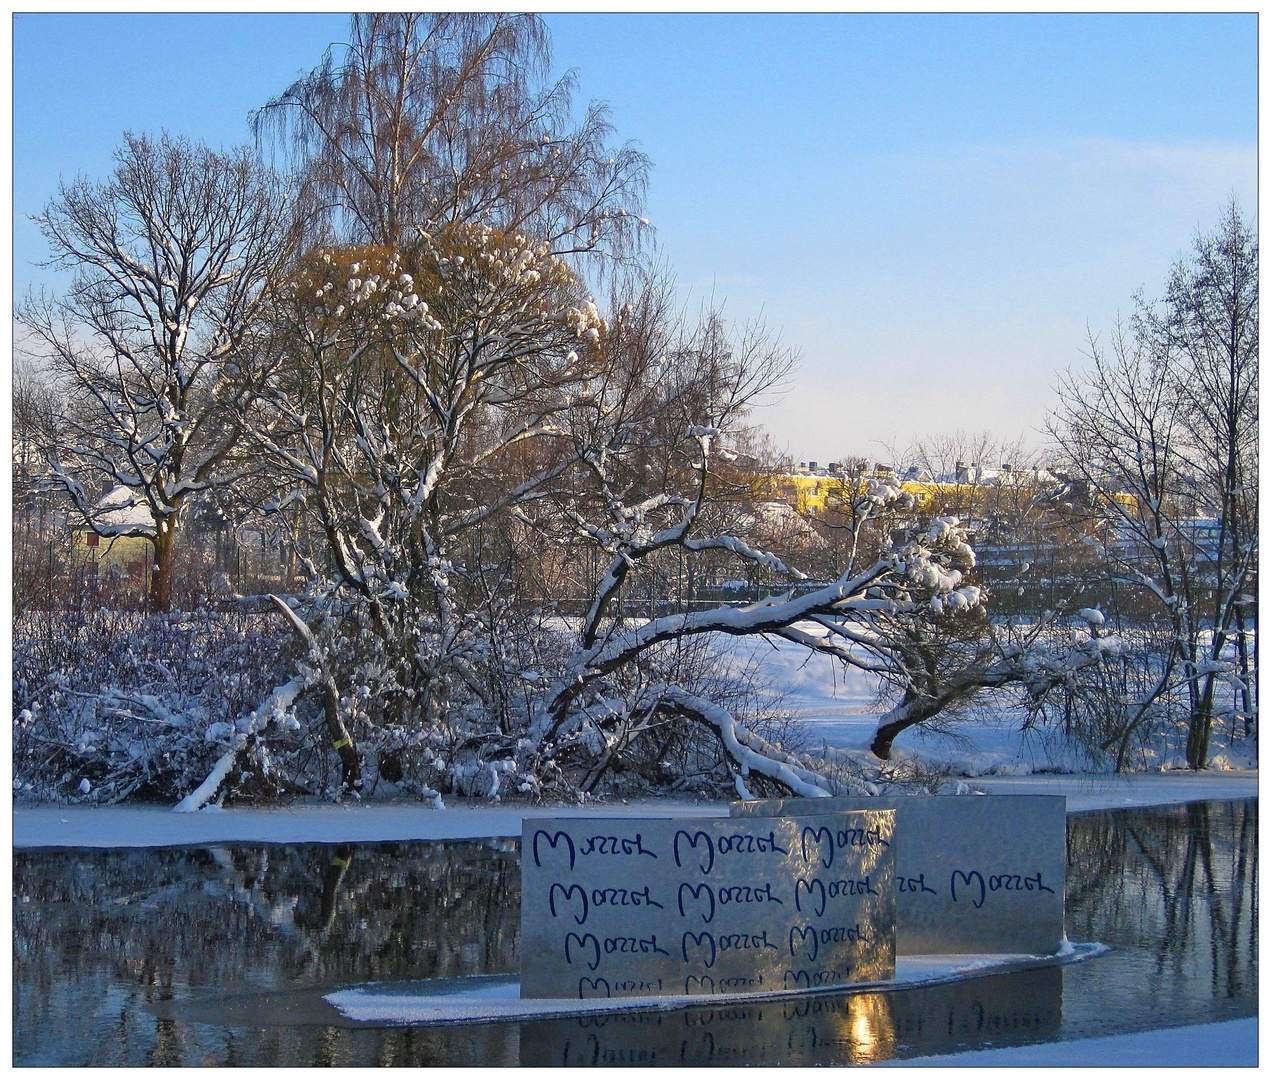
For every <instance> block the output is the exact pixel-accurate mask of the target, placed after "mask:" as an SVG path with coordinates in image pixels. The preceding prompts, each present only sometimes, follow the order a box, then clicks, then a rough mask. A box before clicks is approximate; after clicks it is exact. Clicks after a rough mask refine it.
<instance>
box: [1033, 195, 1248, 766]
mask: <svg viewBox="0 0 1271 1080" xmlns="http://www.w3.org/2000/svg"><path fill="white" fill-rule="evenodd" d="M1257 265H1258V254H1257V241H1256V238H1255V236H1254V234H1253V232H1252V230H1251V229H1250V228H1249V227H1248V226H1247V225H1245V224H1244V222H1243V221H1242V220H1241V218H1240V215H1239V211H1238V210H1237V208H1236V207H1235V206H1234V205H1232V206H1231V207H1229V208H1228V210H1227V212H1226V214H1225V215H1224V218H1223V221H1222V223H1221V224H1220V226H1219V229H1218V230H1217V232H1216V233H1214V234H1212V235H1201V236H1199V237H1198V238H1197V241H1196V245H1195V249H1194V251H1193V253H1192V255H1191V256H1189V257H1187V258H1184V259H1182V260H1180V262H1179V263H1178V264H1177V265H1176V266H1175V267H1174V269H1173V271H1172V273H1171V276H1170V281H1169V286H1168V289H1167V291H1166V295H1165V298H1164V300H1163V301H1162V302H1161V303H1160V304H1159V305H1156V306H1152V305H1149V304H1147V303H1146V302H1144V301H1143V300H1142V299H1141V298H1140V299H1139V300H1138V302H1137V310H1136V312H1135V315H1134V318H1133V319H1132V321H1131V323H1130V325H1129V326H1128V327H1127V328H1119V329H1118V331H1117V333H1116V335H1115V336H1114V338H1113V340H1112V345H1111V350H1110V351H1105V350H1103V349H1101V348H1100V347H1099V346H1098V345H1097V343H1094V344H1092V355H1093V360H1094V366H1093V368H1092V370H1091V371H1090V372H1088V373H1086V374H1083V375H1069V376H1068V377H1067V378H1066V379H1065V380H1064V382H1063V384H1062V385H1061V387H1060V396H1061V406H1060V409H1059V412H1058V414H1057V415H1056V417H1055V418H1054V420H1053V421H1052V423H1051V431H1052V434H1053V435H1054V437H1055V440H1056V443H1057V444H1058V446H1059V448H1060V450H1061V452H1062V454H1063V456H1064V458H1065V461H1066V467H1067V468H1068V469H1069V471H1070V473H1071V474H1072V476H1073V477H1075V478H1077V479H1079V481H1080V482H1081V484H1082V485H1083V486H1084V488H1085V489H1086V491H1087V493H1088V498H1087V503H1088V505H1089V512H1090V516H1091V518H1092V524H1091V526H1090V528H1089V529H1088V530H1087V533H1088V537H1089V540H1090V542H1091V543H1092V544H1093V545H1095V546H1096V547H1097V549H1098V551H1099V553H1100V554H1101V556H1102V557H1103V558H1104V559H1106V561H1107V562H1108V563H1109V565H1111V566H1112V567H1114V568H1115V570H1116V573H1117V575H1118V576H1119V577H1120V578H1121V580H1123V581H1124V582H1125V583H1126V584H1127V585H1130V586H1131V587H1134V588H1137V589H1139V590H1141V591H1142V592H1143V593H1144V594H1145V595H1147V596H1149V597H1151V598H1152V599H1153V601H1154V602H1155V604H1156V607H1157V610H1158V612H1159V613H1160V616H1161V617H1163V618H1164V619H1165V620H1167V621H1168V623H1169V626H1170V628H1171V632H1172V638H1173V640H1172V646H1171V649H1170V652H1169V655H1168V656H1163V657H1161V658H1160V663H1159V665H1158V669H1157V679H1156V681H1155V684H1154V685H1153V686H1152V687H1151V688H1150V690H1148V691H1147V692H1146V693H1145V694H1144V695H1143V697H1142V700H1141V701H1140V702H1139V707H1138V712H1137V714H1136V715H1137V716H1139V717H1142V718H1146V717H1148V716H1149V715H1151V714H1152V711H1153V710H1152V707H1153V705H1154V703H1156V702H1157V701H1158V700H1160V699H1162V698H1163V697H1164V696H1166V695H1169V694H1172V693H1173V692H1174V690H1175V689H1176V687H1178V686H1181V687H1182V688H1183V689H1184V690H1185V694H1186V713H1187V729H1188V737H1187V762H1188V764H1189V765H1190V766H1191V767H1192V768H1194V769H1201V768H1204V767H1205V765H1206V763H1207V761H1208V756H1209V739H1210V735H1211V733H1212V729H1213V722H1214V716H1215V695H1216V691H1217V688H1218V687H1219V685H1220V684H1222V683H1234V684H1235V691H1236V694H1237V695H1238V696H1239V698H1240V704H1239V706H1238V708H1237V711H1241V712H1243V714H1244V715H1245V716H1246V717H1250V718H1251V717H1252V714H1253V712H1254V709H1255V707H1256V706H1255V704H1254V702H1253V701H1252V694H1253V677H1252V665H1251V663H1250V657H1249V653H1248V649H1247V643H1246V635H1245V632H1244V630H1245V619H1246V618H1247V614H1246V609H1249V608H1252V607H1253V605H1254V603H1255V601H1254V598H1253V594H1252V588H1251V585H1252V582H1253V581H1254V580H1256V574H1257V443H1256V440H1257V385H1258V381H1257V378H1258V377H1257V359H1258V340H1257V315H1258V299H1257ZM1253 610H1254V612H1255V614H1256V608H1255V609H1253ZM1233 636H1234V638H1235V640H1234V641H1233ZM1232 646H1234V647H1235V650H1236V659H1235V661H1234V662H1233V661H1232V658H1231V656H1230V649H1231V648H1232ZM1233 704H1234V703H1233ZM1228 711H1230V710H1228ZM1233 719H1234V718H1233Z"/></svg>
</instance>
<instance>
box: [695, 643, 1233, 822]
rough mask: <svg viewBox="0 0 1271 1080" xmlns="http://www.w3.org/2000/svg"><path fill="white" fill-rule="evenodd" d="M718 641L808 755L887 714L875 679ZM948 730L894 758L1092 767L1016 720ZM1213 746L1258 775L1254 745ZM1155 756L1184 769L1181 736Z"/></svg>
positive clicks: (1222, 739)
mask: <svg viewBox="0 0 1271 1080" xmlns="http://www.w3.org/2000/svg"><path fill="white" fill-rule="evenodd" d="M799 629H801V630H804V631H806V632H810V633H817V632H821V631H820V630H819V628H818V627H816V626H815V624H812V623H801V624H800V625H799ZM717 637H718V638H719V639H720V640H719V641H718V642H717V645H718V647H719V649H720V651H721V653H722V656H723V658H724V660H723V662H724V663H726V664H729V665H731V666H732V667H733V668H734V669H735V670H742V669H747V668H749V667H751V666H757V667H758V670H760V671H761V672H762V683H763V685H765V686H767V687H769V688H771V690H772V691H774V692H775V693H776V694H778V695H781V696H782V698H783V700H782V704H783V706H784V708H785V710H786V711H787V712H788V713H790V714H792V715H793V716H794V717H796V718H797V720H798V724H799V726H800V727H801V728H802V731H803V734H804V739H805V742H806V746H807V748H808V749H809V750H811V749H815V748H818V747H821V746H831V747H835V748H837V749H845V750H864V749H867V748H868V747H869V745H870V743H871V742H872V741H873V737H874V732H875V729H876V728H877V726H878V717H879V714H880V713H881V712H882V711H883V709H884V707H885V706H883V705H882V703H881V702H880V701H879V695H878V690H879V682H878V679H877V677H876V676H874V675H872V674H870V673H868V672H864V671H860V670H858V669H850V670H845V669H844V668H843V666H842V665H841V664H839V663H838V662H837V661H834V660H832V659H831V658H829V657H827V656H823V655H816V654H812V653H809V652H808V650H807V649H805V648H802V647H801V646H799V645H796V644H794V643H793V642H789V641H783V640H781V639H778V638H771V639H767V640H765V641H762V642H760V641H756V640H754V639H752V638H740V639H738V638H725V637H724V635H717ZM1220 727H1221V725H1220ZM950 728H951V731H950V733H948V734H934V733H927V732H926V731H924V730H922V729H920V728H911V729H910V730H909V731H906V732H903V733H902V734H901V735H900V736H899V738H897V739H896V742H895V745H894V747H893V752H894V755H895V756H896V757H898V758H901V757H908V758H916V759H920V760H923V761H926V762H929V763H931V764H933V765H940V766H944V765H947V766H949V767H950V769H951V772H952V773H953V775H955V776H961V777H972V778H980V777H987V776H1028V775H1031V774H1033V773H1037V772H1043V771H1044V772H1059V773H1074V772H1075V773H1082V772H1085V771H1086V770H1087V769H1088V768H1089V764H1088V763H1087V762H1086V761H1085V760H1083V758H1082V756H1081V755H1080V754H1079V753H1078V752H1076V751H1075V750H1074V748H1072V747H1070V746H1068V745H1067V744H1066V743H1065V742H1064V741H1063V740H1062V739H1061V738H1056V737H1054V736H1052V735H1050V734H1048V733H1039V732H1031V733H1028V734H1024V733H1021V732H1020V730H1019V724H1018V720H1017V719H1014V718H1011V717H1004V716H997V715H993V714H991V713H986V714H983V715H978V716H975V717H971V718H966V719H960V720H958V721H956V722H955V723H953V724H951V725H950ZM1212 745H1213V752H1212V754H1211V761H1210V770H1211V771H1212V772H1222V771H1225V770H1228V769H1235V770H1249V769H1256V768H1257V758H1256V756H1255V755H1256V744H1255V743H1254V742H1253V741H1252V740H1241V741H1238V742H1237V743H1235V744H1234V745H1233V746H1228V744H1227V739H1226V732H1225V731H1223V730H1215V732H1214V736H1213V744H1212ZM1155 754H1156V763H1157V765H1158V767H1164V766H1166V765H1179V764H1181V756H1182V744H1181V734H1180V741H1179V745H1177V746H1170V745H1162V746H1160V747H1158V748H1156V750H1155ZM1167 771H1169V772H1174V771H1177V770H1176V769H1168V770H1167ZM1167 801H1169V800H1167ZM1069 809H1074V807H1072V806H1070V807H1069Z"/></svg>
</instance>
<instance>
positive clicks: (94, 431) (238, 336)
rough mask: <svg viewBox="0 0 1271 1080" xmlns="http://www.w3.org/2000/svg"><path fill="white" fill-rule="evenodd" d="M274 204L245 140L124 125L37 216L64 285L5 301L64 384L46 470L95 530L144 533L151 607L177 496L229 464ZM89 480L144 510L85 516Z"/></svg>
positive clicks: (165, 597) (158, 595) (275, 216)
mask: <svg viewBox="0 0 1271 1080" xmlns="http://www.w3.org/2000/svg"><path fill="white" fill-rule="evenodd" d="M286 214H287V202H286V200H285V199H284V198H283V197H282V194H281V192H280V191H279V189H278V187H277V185H276V184H275V183H274V181H273V180H272V179H271V177H270V176H269V175H268V174H267V173H266V172H264V171H263V170H262V169H261V167H260V166H259V165H258V164H257V162H256V160H255V159H254V158H253V156H252V155H251V154H250V153H249V152H248V151H246V150H238V151H234V152H231V153H228V154H222V153H219V152H216V151H213V150H210V149H208V148H206V147H202V146H197V145H193V144H191V143H188V142H186V141H185V140H184V139H178V138H171V137H169V136H167V135H164V136H162V137H161V138H159V139H158V140H153V139H150V138H148V137H146V136H138V135H127V136H125V141H124V145H123V146H122V148H121V149H120V150H119V151H118V153H117V154H116V166H115V171H114V174H113V176H112V177H111V178H110V179H109V180H107V181H105V182H101V183H96V182H92V181H89V180H86V179H79V180H77V181H75V182H74V183H71V184H63V185H62V186H61V188H60V190H59V194H58V197H57V198H56V199H54V200H53V201H52V202H51V203H50V204H49V206H48V207H47V209H46V210H45V211H44V213H43V214H42V215H41V216H40V217H39V218H38V219H37V220H38V222H39V225H40V229H41V231H42V232H43V234H44V237H45V239H46V240H47V241H48V243H49V246H50V248H51V249H52V252H53V256H52V260H51V264H52V265H54V266H57V267H59V268H62V269H67V270H70V271H72V272H73V274H74V278H73V280H72V284H71V286H70V288H69V289H68V290H67V291H66V293H65V294H64V295H62V296H60V297H56V298H55V297H51V296H48V295H45V294H41V295H40V296H35V297H30V298H28V299H27V301H26V302H25V304H24V305H23V306H22V307H21V309H20V311H19V313H18V315H19V319H20V321H21V323H22V325H23V327H24V329H25V330H26V332H27V334H28V345H29V347H30V348H31V349H32V350H33V351H34V352H36V353H38V354H41V355H42V357H43V358H44V359H45V360H46V362H47V363H48V365H49V366H50V368H51V370H52V371H53V372H54V373H55V374H56V376H57V377H58V379H59V381H60V384H61V387H62V389H63V391H64V393H65V396H66V410H65V414H64V417H63V422H62V424H60V425H59V430H58V437H57V438H56V439H54V440H52V442H51V443H50V444H49V445H48V446H46V447H45V450H46V452H47V454H48V457H49V463H50V467H51V470H52V474H53V476H54V477H55V478H56V480H57V481H58V482H59V483H60V484H61V485H62V486H63V487H64V488H65V490H66V491H67V493H68V494H69V496H70V498H71V500H72V501H73V502H74V504H75V507H76V509H77V510H78V512H79V513H80V514H81V515H82V516H83V518H84V519H85V520H86V521H87V523H88V524H89V525H90V526H91V527H93V528H94V529H96V530H97V531H98V532H100V533H103V534H105V535H118V534H122V533H125V532H126V533H127V534H130V535H139V536H145V537H146V538H147V539H148V540H149V541H150V544H151V546H152V548H153V552H154V569H153V572H152V574H151V591H150V598H151V604H152V606H153V608H154V609H155V610H156V611H164V610H167V609H168V608H169V606H170V604H171V600H172V584H173V581H172V578H173V551H174V545H175V543H176V536H177V533H178V529H179V525H180V521H181V515H182V509H183V507H184V506H185V504H186V502H187V501H188V500H189V499H190V498H191V497H194V496H197V495H198V494H199V493H201V492H205V491H208V490H210V489H213V488H217V487H224V486H226V485H229V484H231V483H233V482H234V481H235V480H237V479H238V478H240V477H241V476H242V475H243V469H242V467H241V465H240V463H239V462H237V461H236V460H235V457H234V451H235V449H236V448H237V447H238V445H239V441H240V437H241V434H242V423H243V416H244V414H245V413H246V412H247V411H248V410H249V408H250V400H251V386H250V381H249V380H246V379H244V378H243V371H242V370H241V367H242V365H244V364H245V363H246V360H245V356H246V355H247V354H248V353H249V352H250V349H249V339H250V338H251V337H252V335H253V334H254V333H255V332H257V331H258V329H259V326H258V323H257V316H258V314H259V311H260V307H261V304H262V302H263V298H264V296H265V294H266V285H267V283H268V282H269V281H270V280H271V278H272V277H274V276H275V275H276V274H277V272H278V270H279V268H280V267H281V265H282V264H283V263H284V262H285V260H286V259H287V257H288V255H289V249H290V243H291V231H290V230H289V229H288V227H287V223H286ZM98 486H100V487H104V488H114V487H123V488H124V489H126V491H127V492H128V493H129V494H130V497H131V499H132V500H133V501H134V504H136V505H140V506H144V507H145V508H146V509H147V510H148V511H149V520H148V521H145V522H141V523H137V522H133V523H130V524H127V525H122V526H120V525H112V524H109V523H107V522H106V521H104V520H101V519H100V515H98V514H97V512H96V511H95V505H96V503H97V495H98V494H100V490H94V488H96V487H98Z"/></svg>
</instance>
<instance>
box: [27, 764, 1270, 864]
mask: <svg viewBox="0 0 1271 1080" xmlns="http://www.w3.org/2000/svg"><path fill="white" fill-rule="evenodd" d="M967 786H968V787H969V788H970V789H971V790H973V791H984V792H986V793H988V794H999V795H1008V794H1017V795H1023V794H1045V795H1066V796H1067V797H1068V809H1069V810H1105V809H1114V808H1118V807H1127V806H1156V805H1167V804H1170V803H1184V802H1198V801H1202V800H1209V799H1247V798H1250V797H1252V796H1255V795H1257V794H1258V774H1257V773H1256V772H1234V771H1233V772H1219V773H1213V774H1205V773H1199V774H1197V773H1174V772H1171V773H1138V774H1131V775H1123V776H1114V775H1094V774H1085V775H1072V774H1068V775H1049V774H1048V775H1035V776H1025V777H1004V776H997V777H982V778H980V779H978V780H973V781H967ZM727 813H728V805H727V804H726V803H722V802H689V801H685V800H680V799H672V800H666V799H659V800H655V799H632V800H630V801H629V802H602V803H593V804H587V805H584V806H563V807H553V806H531V805H526V804H520V805H507V806H489V805H488V804H479V803H477V804H472V803H465V804H460V803H458V802H452V803H451V804H450V806H449V808H448V809H446V810H434V809H432V807H431V806H429V805H428V804H424V803H370V804H366V805H356V804H354V805H349V804H342V805H338V806H337V805H333V804H331V803H320V804H316V805H293V806H288V807H280V808H277V809H267V810H256V809H246V808H239V809H229V810H214V811H212V812H208V811H201V812H199V813H196V814H175V813H173V812H172V811H171V810H170V809H169V808H168V807H164V806H103V807H91V806H29V805H28V806H23V805H18V806H15V807H14V810H13V846H14V847H15V848H34V847H62V848H74V847H89V848H124V847H128V848H137V847H176V846H182V845H189V844H216V843H234V842H239V843H263V844H304V843H316V844H352V843H375V842H380V841H392V840H479V839H484V838H486V837H507V836H520V835H521V819H522V818H523V817H526V816H531V817H552V816H555V817H710V816H713V815H717V814H727Z"/></svg>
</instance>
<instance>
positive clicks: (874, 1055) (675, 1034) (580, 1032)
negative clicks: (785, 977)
mask: <svg viewBox="0 0 1271 1080" xmlns="http://www.w3.org/2000/svg"><path fill="white" fill-rule="evenodd" d="M1061 970H1062V969H1060V968H1045V969H1042V970H1038V971H1027V972H1016V973H1014V974H1010V975H999V976H994V977H991V978H982V979H969V980H965V981H963V982H957V983H948V984H946V985H943V986H931V987H925V988H923V989H920V990H910V991H906V992H904V993H888V994H852V995H848V996H835V995H825V996H817V997H808V998H803V999H801V1000H791V1001H776V1002H764V1003H762V1004H753V1005H749V1004H748V1005H728V1006H723V1007H720V1008H715V1009H708V1008H699V1009H684V1010H680V1011H677V1012H674V1013H629V1014H620V1015H617V1016H596V1017H575V1018H570V1019H562V1020H539V1021H533V1022H530V1023H525V1024H522V1025H521V1064H522V1065H539V1066H554V1065H555V1066H559V1065H583V1066H593V1065H594V1066H620V1065H651V1066H652V1065H657V1066H661V1065H673V1066H681V1065H692V1066H698V1065H783V1066H810V1065H830V1064H833V1065H865V1064H869V1063H870V1062H875V1061H883V1060H886V1059H888V1058H892V1057H896V1056H913V1055H916V1054H933V1053H947V1052H948V1051H950V1050H951V1049H957V1048H960V1047H964V1046H982V1045H985V1044H986V1043H987V1042H992V1043H993V1044H994V1045H997V1046H1005V1045H1013V1044H1016V1043H1025V1042H1037V1041H1040V1040H1044V1039H1047V1038H1055V1037H1056V1036H1057V1035H1058V1033H1059V1023H1060V1006H1061V1000H1062V990H1063V984H1062V975H1061Z"/></svg>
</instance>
